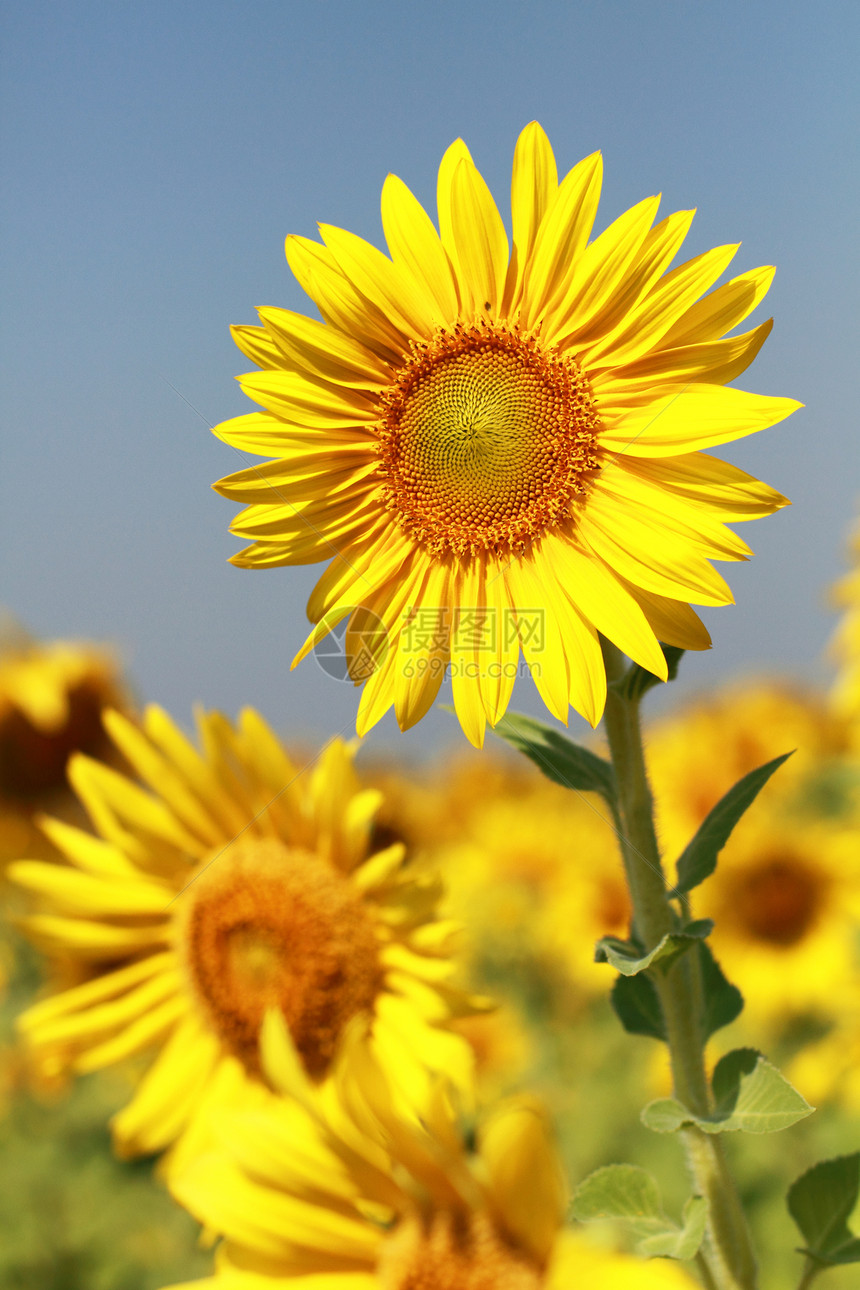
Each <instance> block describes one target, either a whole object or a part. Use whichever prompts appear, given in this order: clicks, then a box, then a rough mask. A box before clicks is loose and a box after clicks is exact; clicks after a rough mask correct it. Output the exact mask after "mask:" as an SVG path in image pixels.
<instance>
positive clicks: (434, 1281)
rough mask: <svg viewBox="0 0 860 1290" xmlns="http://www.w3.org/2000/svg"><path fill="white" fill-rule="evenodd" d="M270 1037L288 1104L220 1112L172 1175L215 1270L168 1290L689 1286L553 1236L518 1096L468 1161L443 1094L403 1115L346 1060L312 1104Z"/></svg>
mask: <svg viewBox="0 0 860 1290" xmlns="http://www.w3.org/2000/svg"><path fill="white" fill-rule="evenodd" d="M275 1037H276V1036H275V1035H274V1034H273V1031H272V1029H271V1028H267V1032H266V1034H265V1037H264V1048H265V1053H266V1064H267V1069H268V1070H269V1072H270V1075H271V1076H272V1078H273V1082H275V1083H276V1084H278V1085H280V1086H281V1087H282V1088H283V1091H284V1092H286V1093H287V1094H288V1095H289V1100H279V1099H277V1098H275V1097H274V1095H269V1096H268V1098H267V1099H266V1101H265V1103H262V1102H261V1103H260V1105H258V1107H257V1108H255V1110H254V1111H253V1112H250V1111H246V1112H244V1113H242V1114H239V1115H234V1116H233V1117H230V1118H228V1119H225V1121H223V1122H222V1126H221V1139H222V1146H221V1150H220V1152H216V1153H213V1154H212V1155H210V1156H208V1157H199V1158H198V1159H197V1160H196V1161H195V1162H194V1164H193V1165H192V1166H191V1167H190V1168H189V1169H188V1170H187V1171H186V1172H185V1173H184V1174H182V1175H178V1176H175V1177H174V1178H173V1180H172V1189H173V1191H174V1194H175V1195H176V1196H177V1198H178V1199H179V1200H180V1201H181V1203H182V1204H184V1205H186V1206H187V1207H188V1208H189V1209H190V1210H191V1212H192V1213H193V1214H194V1215H195V1216H196V1217H197V1218H199V1219H200V1220H201V1221H202V1222H203V1223H205V1224H206V1226H207V1227H208V1228H210V1229H211V1230H213V1231H215V1232H217V1233H220V1234H223V1235H224V1236H225V1237H226V1241H225V1243H224V1244H223V1245H222V1246H221V1248H220V1250H219V1252H218V1256H217V1271H216V1274H215V1276H214V1277H212V1278H210V1279H208V1280H206V1281H202V1282H200V1281H198V1282H192V1283H189V1285H188V1286H186V1287H183V1288H182V1290H191V1288H192V1287H196V1288H197V1290H204V1288H205V1287H211V1288H212V1290H272V1288H274V1287H287V1286H289V1285H293V1284H294V1285H295V1286H296V1287H297V1290H298V1288H299V1287H307V1290H311V1287H314V1290H323V1287H324V1288H325V1290H413V1288H414V1287H417V1286H419V1285H420V1286H422V1287H423V1286H427V1287H430V1286H432V1287H434V1288H435V1287H440V1288H441V1287H445V1290H502V1287H504V1290H569V1288H570V1287H571V1286H574V1285H579V1284H581V1277H582V1276H583V1275H586V1276H587V1275H589V1274H591V1275H593V1276H594V1277H595V1278H596V1279H597V1280H596V1281H595V1284H596V1283H598V1281H599V1284H600V1285H601V1286H602V1287H606V1290H658V1288H659V1287H666V1290H669V1288H671V1287H676V1288H680V1287H684V1286H687V1287H689V1286H690V1285H691V1283H690V1281H689V1280H688V1279H687V1278H686V1277H685V1276H684V1274H683V1273H682V1272H681V1271H680V1270H679V1269H677V1268H675V1267H670V1266H668V1265H662V1266H659V1267H652V1266H651V1265H648V1264H644V1263H642V1262H640V1261H639V1260H635V1259H632V1258H628V1257H626V1256H621V1255H616V1254H614V1253H610V1252H606V1251H600V1250H598V1249H596V1248H595V1247H593V1246H591V1245H590V1244H588V1243H586V1241H585V1240H584V1239H583V1238H581V1237H579V1236H575V1235H573V1234H572V1233H565V1232H563V1231H562V1222H563V1217H564V1212H565V1208H566V1191H565V1185H564V1180H563V1176H562V1171H561V1166H560V1163H559V1161H558V1158H557V1156H556V1153H555V1149H554V1147H553V1145H552V1143H551V1141H550V1138H549V1134H548V1130H547V1126H546V1123H545V1121H544V1118H543V1115H542V1114H541V1112H540V1109H539V1108H537V1107H536V1106H534V1105H533V1104H532V1103H530V1102H528V1101H525V1100H520V1101H517V1102H512V1103H510V1104H509V1105H507V1106H504V1107H502V1108H500V1109H498V1110H497V1112H496V1113H495V1115H494V1116H493V1117H492V1118H491V1119H490V1120H489V1121H488V1122H487V1123H485V1124H484V1125H482V1126H481V1130H480V1131H479V1135H478V1149H477V1152H476V1153H475V1154H472V1153H470V1152H469V1151H468V1150H467V1148H466V1146H465V1144H464V1142H463V1140H462V1136H461V1132H460V1129H459V1126H458V1124H457V1121H456V1118H455V1115H454V1113H453V1111H452V1108H451V1105H450V1101H449V1099H448V1097H447V1096H446V1094H445V1092H444V1090H443V1089H441V1088H437V1089H436V1090H435V1095H434V1096H433V1097H432V1099H430V1100H429V1101H428V1103H426V1104H425V1105H424V1107H422V1108H421V1111H422V1113H421V1114H420V1115H412V1116H406V1115H404V1114H402V1113H398V1112H397V1111H395V1110H394V1109H393V1108H392V1104H391V1099H390V1097H389V1096H388V1087H387V1083H386V1080H385V1077H384V1074H383V1072H382V1071H381V1069H380V1068H379V1067H378V1066H376V1065H375V1064H374V1063H373V1061H372V1060H366V1061H364V1062H360V1061H359V1060H356V1059H352V1060H350V1062H349V1072H350V1078H349V1080H348V1081H347V1080H344V1081H343V1085H344V1086H343V1087H342V1088H341V1092H340V1097H339V1099H338V1101H337V1103H335V1104H334V1112H335V1113H334V1114H332V1112H331V1110H328V1113H326V1109H323V1108H322V1107H321V1106H320V1104H319V1101H318V1099H314V1098H313V1097H312V1095H310V1093H309V1091H307V1090H306V1091H304V1092H303V1090H302V1088H301V1087H300V1086H298V1087H297V1080H296V1071H295V1062H294V1061H293V1060H292V1059H291V1057H290V1055H289V1053H288V1052H285V1051H284V1050H283V1048H281V1050H280V1051H278V1048H276V1046H275V1044H274V1043H273V1042H272V1041H273V1039H275ZM344 1066H346V1063H345V1062H344ZM343 1107H348V1108H349V1111H350V1113H351V1116H352V1119H350V1120H348V1119H346V1118H345V1116H344V1115H343V1111H342V1108H343ZM174 1290H180V1288H179V1287H174Z"/></svg>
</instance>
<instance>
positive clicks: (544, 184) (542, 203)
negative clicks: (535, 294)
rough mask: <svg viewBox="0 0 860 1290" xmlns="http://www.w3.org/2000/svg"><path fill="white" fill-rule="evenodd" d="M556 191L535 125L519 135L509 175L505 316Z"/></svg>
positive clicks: (548, 151)
mask: <svg viewBox="0 0 860 1290" xmlns="http://www.w3.org/2000/svg"><path fill="white" fill-rule="evenodd" d="M557 191H558V169H557V167H556V164H555V157H554V156H553V151H552V147H551V146H550V142H549V139H548V138H547V136H546V133H545V132H544V130H543V129H542V127H541V126H540V125H539V124H538V122H537V121H532V122H531V123H530V124H529V125H527V126H526V128H525V129H524V130H523V131H522V133H521V134H520V137H519V138H518V139H517V145H516V147H515V149H514V164H513V173H512V175H511V223H512V228H513V236H514V248H513V254H512V256H511V264H510V269H509V272H508V282H507V285H506V288H505V297H506V302H507V303H506V312H508V313H512V312H513V311H514V310H515V308H516V306H517V304H518V303H519V299H520V293H521V291H522V285H523V277H524V273H525V266H526V265H527V264H528V261H529V257H530V255H531V252H532V247H533V246H534V240H535V237H536V236H537V231H538V229H539V227H540V224H541V220H542V219H543V217H544V215H545V214H546V212H547V209H548V208H549V205H550V203H551V201H552V199H553V197H554V196H555V194H556V192H557Z"/></svg>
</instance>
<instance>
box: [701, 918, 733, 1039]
mask: <svg viewBox="0 0 860 1290" xmlns="http://www.w3.org/2000/svg"><path fill="white" fill-rule="evenodd" d="M696 954H697V955H698V959H699V979H700V981H701V985H702V995H703V999H704V1011H703V1013H702V1018H701V1022H702V1041H703V1042H704V1041H705V1040H707V1039H710V1037H711V1035H713V1034H714V1032H715V1031H717V1030H720V1029H721V1028H722V1027H723V1026H728V1025H729V1023H730V1022H732V1021H734V1020H735V1018H736V1017H739V1016H740V1014H741V1013H742V1012H743V1008H744V997H743V995H742V994H741V992H740V990H739V989H738V987H737V986H736V985H732V984H731V982H730V981H728V980H727V979H726V977H725V975H724V973H723V970H722V968H721V967H720V965H719V963H718V962H717V960H716V959H715V958H714V956H713V953H712V952H711V947H710V946H709V945H706V944H705V942H704V941H700V942H699V944H698V945H697V946H696Z"/></svg>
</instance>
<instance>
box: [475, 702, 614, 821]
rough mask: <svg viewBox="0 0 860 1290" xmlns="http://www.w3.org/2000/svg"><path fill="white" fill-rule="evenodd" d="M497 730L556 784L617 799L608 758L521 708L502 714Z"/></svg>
mask: <svg viewBox="0 0 860 1290" xmlns="http://www.w3.org/2000/svg"><path fill="white" fill-rule="evenodd" d="M494 734H497V735H498V736H499V738H500V739H504V740H505V742H506V743H509V744H510V745H511V746H512V747H513V748H516V749H517V751H518V752H521V753H524V754H525V756H526V757H528V758H529V759H530V760H531V761H533V762H534V764H535V765H536V766H537V767H538V769H539V770H541V771H543V773H544V775H546V777H547V778H548V779H551V780H552V781H553V783H554V784H561V786H562V787H563V788H573V789H579V790H580V791H581V792H587V793H600V795H601V797H603V798H605V799H606V801H607V802H609V804H610V805H614V803H615V800H616V787H615V772H614V770H613V769H612V766H611V765H610V763H609V762H608V761H605V760H604V759H603V758H602V757H598V756H597V754H596V753H593V752H589V751H588V749H587V748H582V747H580V745H579V744H575V743H574V742H573V740H572V739H568V738H567V737H566V736H565V735H562V734H559V732H558V731H557V730H553V728H552V726H545V725H544V724H543V722H541V721H536V720H535V719H534V718H533V717H526V716H524V715H523V714H522V713H521V712H510V713H508V715H507V716H505V717H502V719H501V721H500V722H499V723H498V725H497V726H496V727H495V730H494Z"/></svg>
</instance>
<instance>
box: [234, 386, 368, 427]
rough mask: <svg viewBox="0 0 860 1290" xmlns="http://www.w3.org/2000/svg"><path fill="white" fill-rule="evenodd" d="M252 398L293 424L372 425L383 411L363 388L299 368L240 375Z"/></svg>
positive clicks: (244, 388) (243, 387)
mask: <svg viewBox="0 0 860 1290" xmlns="http://www.w3.org/2000/svg"><path fill="white" fill-rule="evenodd" d="M239 384H240V385H241V386H242V389H243V391H244V392H245V394H247V395H248V398H249V399H254V400H255V401H256V402H257V403H261V404H263V406H264V407H266V408H268V409H269V410H270V411H273V412H277V414H278V416H281V417H284V419H285V420H286V421H288V422H290V423H291V424H295V425H299V426H317V427H319V428H320V429H324V430H325V429H328V428H329V427H330V426H331V427H333V428H338V427H344V428H350V427H352V426H360V425H372V424H373V422H374V421H376V420H378V418H379V413H378V411H377V409H376V406H375V404H374V402H373V400H372V399H370V398H367V397H365V395H364V394H363V393H362V391H361V390H357V389H349V388H347V387H346V386H335V385H328V384H326V383H323V382H322V381H320V380H318V379H317V380H313V379H311V380H307V379H306V378H305V377H303V376H301V375H300V374H299V373H298V372H251V373H250V374H249V375H247V376H240V377H239Z"/></svg>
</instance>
